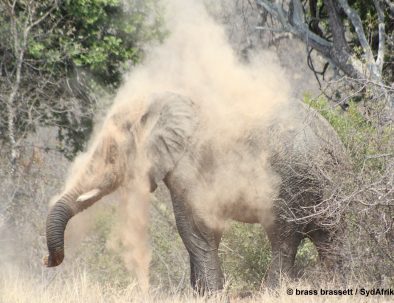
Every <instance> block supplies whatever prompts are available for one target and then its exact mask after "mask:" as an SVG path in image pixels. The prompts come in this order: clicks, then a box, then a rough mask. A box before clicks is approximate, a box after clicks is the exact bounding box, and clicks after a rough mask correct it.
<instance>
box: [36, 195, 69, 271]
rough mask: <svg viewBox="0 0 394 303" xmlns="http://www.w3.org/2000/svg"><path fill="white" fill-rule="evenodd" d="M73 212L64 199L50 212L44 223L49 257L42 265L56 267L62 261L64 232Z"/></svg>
mask: <svg viewBox="0 0 394 303" xmlns="http://www.w3.org/2000/svg"><path fill="white" fill-rule="evenodd" d="M74 214H75V213H74V211H73V210H72V208H71V207H70V206H69V205H68V204H67V202H66V201H65V199H60V200H59V201H58V202H56V204H55V205H54V206H53V207H52V209H51V210H50V212H49V214H48V217H47V223H46V225H47V226H46V236H47V246H48V252H49V255H48V257H47V259H45V260H44V263H45V265H46V266H48V267H53V266H57V265H59V264H60V263H62V261H63V259H64V231H65V229H66V225H67V223H68V221H69V220H70V219H71V218H72V217H73V216H74Z"/></svg>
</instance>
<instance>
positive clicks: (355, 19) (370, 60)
mask: <svg viewBox="0 0 394 303" xmlns="http://www.w3.org/2000/svg"><path fill="white" fill-rule="evenodd" d="M338 2H339V4H340V5H341V6H342V8H343V9H344V11H345V13H346V15H347V17H348V18H349V20H350V22H351V23H352V25H353V27H354V29H355V31H356V33H357V37H358V40H359V42H360V44H361V47H362V48H363V51H364V54H365V57H366V60H367V64H368V66H369V70H370V72H371V76H373V77H374V78H376V79H380V78H381V74H380V73H379V71H378V70H377V69H376V65H375V59H374V56H373V53H372V50H371V47H370V45H369V43H368V40H367V38H366V36H365V32H364V28H363V24H362V22H361V19H360V16H359V15H358V14H357V12H356V11H355V10H354V9H353V8H351V7H350V5H349V3H348V2H347V0H338Z"/></svg>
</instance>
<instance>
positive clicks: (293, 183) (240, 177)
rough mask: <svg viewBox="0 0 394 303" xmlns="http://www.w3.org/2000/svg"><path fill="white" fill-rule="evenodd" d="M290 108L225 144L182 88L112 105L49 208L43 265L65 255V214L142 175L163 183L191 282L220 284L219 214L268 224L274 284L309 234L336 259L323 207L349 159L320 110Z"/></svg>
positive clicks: (204, 289) (202, 287) (208, 286)
mask: <svg viewBox="0 0 394 303" xmlns="http://www.w3.org/2000/svg"><path fill="white" fill-rule="evenodd" d="M292 107H293V108H292V111H293V113H294V114H292V116H291V117H292V118H291V119H292V120H291V121H290V120H286V119H287V118H283V119H281V118H280V117H279V118H278V117H275V118H272V119H271V120H270V121H269V123H268V122H267V121H266V122H265V123H262V124H259V123H255V124H250V128H248V129H245V130H244V131H242V132H240V133H239V134H235V135H234V136H235V137H231V138H230V139H229V140H227V142H226V144H224V145H225V146H224V147H223V146H222V145H223V141H222V140H219V139H218V138H220V135H219V136H204V132H203V131H202V129H203V128H204V123H203V121H202V120H203V119H202V118H201V109H200V108H199V106H198V104H197V103H196V102H194V101H193V100H191V99H190V98H188V97H186V96H183V95H181V94H178V93H173V92H163V93H156V94H152V95H150V96H149V102H148V103H147V106H146V108H145V109H143V110H141V112H140V113H139V114H138V115H136V114H131V113H129V112H128V111H127V110H126V109H125V108H124V107H123V108H122V107H120V109H117V110H113V111H112V112H110V114H109V115H108V118H107V120H106V122H105V123H104V125H103V130H102V134H101V135H100V136H99V137H98V140H97V142H96V143H95V144H93V145H92V146H91V147H90V148H89V150H88V153H87V155H86V159H85V163H86V165H84V166H83V169H82V171H81V172H79V174H77V176H76V177H75V180H74V182H73V183H72V185H70V186H68V188H66V189H65V191H64V192H63V194H61V195H60V198H59V199H57V201H56V203H54V204H53V206H52V207H51V208H50V210H49V213H48V216H47V223H46V237H47V246H48V251H49V255H48V257H46V258H45V260H44V262H45V264H46V266H48V267H53V266H57V265H59V264H60V263H62V261H63V258H64V232H65V228H66V225H67V223H68V221H69V220H70V219H71V218H72V217H73V216H75V215H76V214H78V213H79V212H81V211H83V210H84V209H86V208H88V207H89V206H91V205H92V204H94V203H95V202H96V201H98V200H100V199H101V198H102V197H104V196H105V195H108V194H109V193H111V192H113V191H115V190H116V189H117V188H119V187H120V186H122V184H124V183H125V182H129V181H130V180H133V178H134V179H135V178H142V179H143V180H144V182H145V181H146V183H147V184H148V185H149V191H150V192H154V191H155V189H156V188H157V186H158V184H159V183H160V182H164V184H165V186H166V187H167V188H168V190H169V192H170V196H171V200H172V205H173V211H174V214H175V221H176V226H177V229H178V231H179V234H180V236H181V238H182V241H183V243H184V245H185V247H186V249H187V252H188V253H189V257H190V280H191V285H192V287H193V289H195V290H196V291H198V292H199V293H212V292H216V291H220V290H221V289H222V288H223V284H224V275H223V272H222V269H221V265H220V261H219V257H218V247H219V244H220V241H221V237H222V233H223V229H224V225H223V224H215V223H217V222H220V221H221V220H222V219H223V221H226V220H236V221H240V222H244V223H259V224H261V225H262V227H263V228H264V230H265V231H266V233H267V235H268V239H269V241H270V243H271V247H272V261H271V265H270V267H269V270H268V272H267V275H266V283H267V285H269V286H272V287H275V286H277V285H278V283H279V281H280V278H281V277H282V275H288V274H289V275H290V273H291V270H292V268H293V265H294V260H295V256H296V252H297V247H298V245H299V244H300V241H301V240H302V239H304V238H309V239H311V240H312V241H313V243H314V244H315V245H316V247H317V250H318V253H319V255H320V258H321V259H322V260H332V256H331V253H330V252H331V247H332V245H333V241H334V239H335V236H336V233H337V229H336V228H333V227H332V224H331V225H326V224H321V223H322V220H325V219H324V216H322V215H321V213H322V212H321V211H320V210H321V209H322V205H323V206H324V205H327V203H326V202H327V201H330V200H329V199H330V197H331V198H332V197H333V196H335V186H336V182H335V180H336V179H335V177H336V176H337V175H338V174H339V175H340V174H341V173H340V172H341V171H343V170H344V169H345V167H347V165H348V163H347V157H346V152H345V149H344V146H343V144H342V143H341V141H340V139H339V138H338V136H337V134H336V132H335V131H334V130H333V128H332V127H331V126H330V124H329V123H328V122H327V121H326V120H325V119H324V118H323V117H322V116H320V115H319V114H318V113H317V112H316V111H315V110H313V109H311V108H309V107H308V106H306V105H305V104H303V103H302V102H300V101H296V102H293V105H292ZM141 151H142V152H143V155H144V159H145V161H149V163H150V165H149V166H147V168H146V170H145V171H144V172H142V173H138V174H136V173H137V172H136V170H138V167H139V166H138V165H136V162H141V157H136V156H135V154H136V153H140V152H141ZM262 158H263V159H264V161H261V159H262ZM140 167H141V165H140ZM261 176H264V177H261ZM266 182H268V183H269V186H268V188H269V189H267V186H266ZM248 184H250V186H249V185H248ZM248 186H249V187H248ZM211 187H212V188H214V190H215V194H214V195H211V196H210V195H209V192H210V188H211ZM238 187H239V188H238ZM241 187H242V188H241ZM260 188H262V190H260ZM201 190H202V191H201ZM252 192H253V195H252V194H250V193H252ZM267 197H268V198H267ZM215 199H218V201H219V200H221V201H220V203H219V202H218V203H217V204H215ZM204 200H205V201H208V200H209V203H205V201H204ZM226 200H228V201H226ZM260 200H261V201H264V202H262V203H259V201H260ZM268 200H269V201H271V200H272V201H271V202H270V203H268V202H267V201H268ZM324 203H326V204H324ZM215 216H216V217H215ZM207 218H209V219H207ZM328 226H330V227H328Z"/></svg>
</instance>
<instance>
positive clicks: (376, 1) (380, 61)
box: [373, 0, 386, 74]
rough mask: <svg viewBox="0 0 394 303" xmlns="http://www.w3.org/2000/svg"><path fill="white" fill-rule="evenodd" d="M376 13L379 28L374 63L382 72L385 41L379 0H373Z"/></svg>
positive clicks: (382, 14) (382, 13) (382, 15)
mask: <svg viewBox="0 0 394 303" xmlns="http://www.w3.org/2000/svg"><path fill="white" fill-rule="evenodd" d="M373 3H374V5H375V8H376V12H377V15H378V22H379V25H378V28H379V48H378V57H377V58H376V65H377V68H378V70H379V73H380V74H382V70H383V63H384V53H385V43H386V31H385V24H384V12H383V10H382V7H381V6H380V4H379V0H373Z"/></svg>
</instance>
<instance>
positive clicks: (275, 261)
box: [265, 223, 303, 288]
mask: <svg viewBox="0 0 394 303" xmlns="http://www.w3.org/2000/svg"><path fill="white" fill-rule="evenodd" d="M284 224H285V223H282V224H279V223H278V224H276V226H273V227H272V229H271V231H268V232H267V233H268V238H269V240H270V242H271V248H272V260H271V264H270V266H269V268H268V271H267V275H266V278H265V284H266V286H268V287H269V288H277V287H279V286H280V283H281V281H282V280H283V279H284V278H286V277H289V276H292V271H293V267H294V261H295V257H296V254H297V249H298V246H299V244H300V242H301V240H302V238H303V236H302V233H301V232H299V231H298V230H297V228H296V227H294V226H289V227H288V228H284V227H285V226H284ZM279 226H280V227H279ZM285 231H287V232H285Z"/></svg>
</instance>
